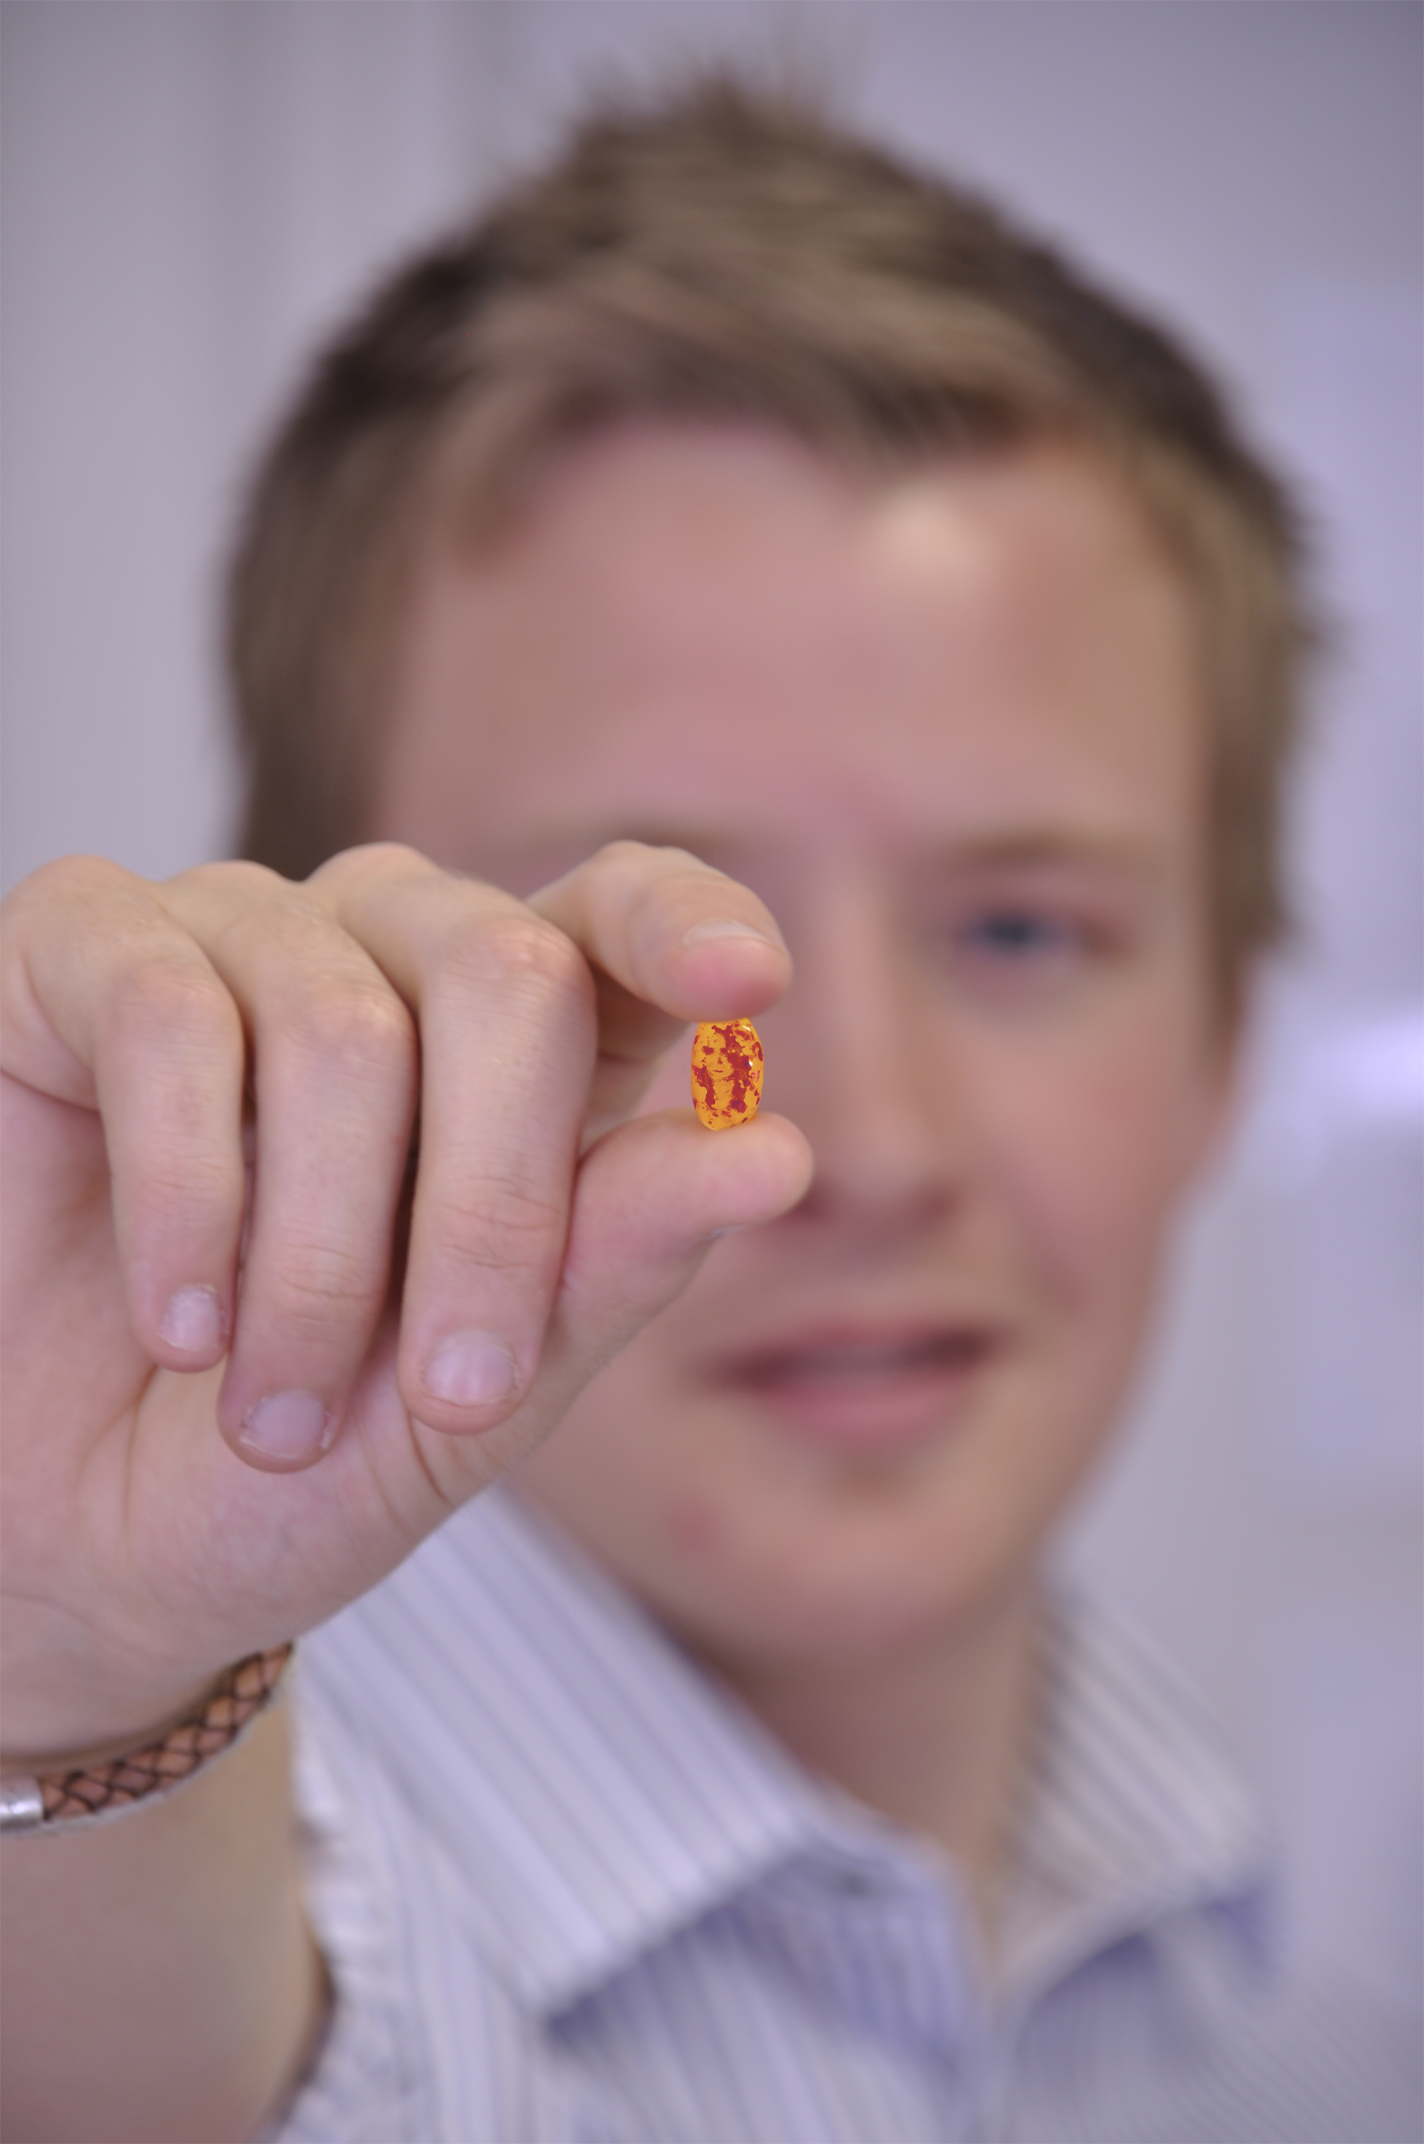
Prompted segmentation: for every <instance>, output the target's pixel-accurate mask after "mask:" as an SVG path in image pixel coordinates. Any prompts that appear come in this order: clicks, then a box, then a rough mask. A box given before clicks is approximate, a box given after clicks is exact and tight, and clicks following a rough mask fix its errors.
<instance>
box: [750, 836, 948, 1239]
mask: <svg viewBox="0 0 1424 2144" xmlns="http://www.w3.org/2000/svg"><path fill="white" fill-rule="evenodd" d="M808 890H809V889H808ZM798 908H800V911H801V912H800V914H799V915H798V917H797V919H796V924H797V925H798V926H799V927H793V928H792V930H791V931H790V932H789V933H788V936H789V938H790V943H791V949H792V952H793V954H794V956H795V960H796V979H795V981H794V983H793V984H792V987H791V990H790V992H789V993H788V996H787V998H786V1000H785V1001H784V1003H783V1004H782V1005H781V1006H779V1007H778V1008H777V1009H776V1011H775V1012H774V1013H771V1014H768V1015H766V1016H765V1017H764V1019H763V1021H762V1023H761V1025H762V1026H763V1030H764V1032H765V1035H766V1045H767V1067H768V1081H767V1085H768V1096H767V1098H768V1100H769V1101H771V1102H772V1103H773V1105H774V1106H775V1107H776V1108H777V1109H779V1110H782V1111H783V1112H784V1113H785V1114H786V1115H787V1116H789V1117H791V1118H792V1119H793V1120H794V1121H795V1122H796V1123H797V1124H798V1125H799V1126H800V1127H801V1129H802V1130H803V1131H804V1132H805V1134H806V1136H807V1138H808V1139H809V1140H810V1142H811V1146H812V1149H813V1151H814V1153H815V1156H816V1175H815V1178H814V1181H813V1183H812V1185H811V1189H810V1191H809V1192H808V1193H807V1195H806V1198H805V1199H804V1200H803V1202H802V1204H801V1205H800V1206H799V1207H798V1208H797V1209H796V1217H797V1218H798V1219H799V1220H801V1221H803V1222H805V1221H823V1222H828V1223H829V1222H834V1223H837V1224H840V1225H849V1226H854V1227H857V1228H859V1229H862V1230H869V1231H872V1232H877V1233H878V1232H883V1231H886V1230H890V1231H906V1230H911V1231H913V1230H916V1229H923V1228H926V1227H928V1226H931V1225H933V1224H934V1223H936V1222H939V1221H942V1220H943V1219H944V1218H945V1217H946V1216H947V1215H948V1214H949V1213H950V1212H951V1211H952V1210H953V1209H954V1208H955V1207H956V1206H957V1205H958V1204H959V1203H960V1202H961V1201H962V1200H963V1198H964V1196H965V1194H966V1191H967V1189H968V1187H969V1181H970V1176H971V1172H972V1168H973V1160H974V1148H975V1139H974V1110H973V1106H972V1093H971V1086H972V1082H971V1080H970V1078H969V1077H968V1071H969V1068H968V1066H967V1064H966V1062H965V1061H964V1060H963V1053H961V1052H957V1051H956V1048H955V1046H954V1039H953V1030H952V1022H951V1020H950V1018H949V1014H948V1011H947V1007H946V1004H945V1000H944V993H943V989H942V986H941V985H940V984H939V982H938V980H937V978H936V976H935V974H934V972H933V969H932V966H931V965H930V964H929V963H928V962H927V961H926V960H925V958H924V956H923V952H922V950H921V949H920V948H918V947H917V946H916V944H915V943H914V939H913V933H912V931H911V929H910V927H909V924H908V922H907V920H906V918H905V916H904V914H903V912H902V911H901V909H900V907H899V905H898V904H897V902H896V901H895V899H894V897H893V893H892V892H891V890H890V889H889V888H887V887H886V886H885V885H884V884H882V883H880V882H879V881H878V879H877V876H876V875H875V874H874V873H872V872H869V871H866V870H863V869H860V868H857V867H856V866H854V865H852V864H850V863H842V864H841V865H839V866H838V867H836V868H833V869H830V870H828V871H827V872H826V874H825V875H824V877H821V878H819V879H818V882H817V883H816V886H815V891H814V895H813V897H812V898H811V899H810V900H808V901H807V902H806V903H805V904H804V906H803V905H802V904H800V903H798ZM773 1082H774V1084H773Z"/></svg>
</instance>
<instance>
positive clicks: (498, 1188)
mask: <svg viewBox="0 0 1424 2144" xmlns="http://www.w3.org/2000/svg"><path fill="white" fill-rule="evenodd" d="M432 1219H433V1223H434V1233H435V1234H436V1235H437V1236H438V1238H439V1240H440V1243H441V1246H442V1249H443V1250H444V1251H445V1252H446V1253H447V1254H448V1255H449V1256H450V1257H452V1258H455V1259H457V1260H459V1261H460V1262H461V1263H463V1264H467V1265H473V1266H480V1267H484V1268H487V1269H489V1270H491V1271H496V1272H498V1271H504V1270H509V1269H513V1270H519V1271H528V1270H530V1269H533V1268H542V1267H544V1266H545V1265H547V1264H549V1263H550V1262H551V1260H553V1259H554V1258H555V1257H557V1255H558V1252H559V1250H560V1248H561V1247H562V1244H563V1238H564V1230H565V1226H566V1220H567V1216H566V1214H565V1210H564V1207H563V1204H562V1202H561V1201H559V1200H557V1199H552V1198H550V1197H548V1196H547V1195H546V1194H543V1193H541V1192H540V1191H538V1190H537V1189H536V1188H535V1187H534V1186H533V1185H531V1184H529V1183H527V1182H525V1181H523V1180H522V1179H520V1178H518V1177H516V1176H514V1175H513V1174H504V1175H485V1176H483V1177H481V1178H480V1179H479V1180H478V1182H476V1183H475V1184H474V1185H472V1186H471V1187H470V1188H469V1189H467V1191H466V1192H465V1195H464V1196H463V1198H461V1199H460V1200H459V1201H458V1203H457V1202H455V1201H453V1200H450V1201H445V1202H442V1204H441V1206H440V1208H439V1210H438V1212H437V1213H436V1214H435V1215H434V1216H433V1217H432Z"/></svg>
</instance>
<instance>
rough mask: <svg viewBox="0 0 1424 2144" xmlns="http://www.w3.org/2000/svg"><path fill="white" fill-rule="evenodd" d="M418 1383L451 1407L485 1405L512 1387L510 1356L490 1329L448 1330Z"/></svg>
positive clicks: (513, 1372)
mask: <svg viewBox="0 0 1424 2144" xmlns="http://www.w3.org/2000/svg"><path fill="white" fill-rule="evenodd" d="M421 1383H422V1384H423V1385H424V1387H425V1389H426V1391H427V1392H428V1393H429V1394H430V1396H431V1398H432V1399H437V1400H448V1401H449V1402H450V1404H451V1406H452V1407H481V1406H488V1404H489V1403H490V1401H492V1400H505V1399H508V1397H509V1395H510V1393H511V1392H512V1391H513V1390H514V1387H515V1383H516V1373H515V1368H514V1358H513V1356H512V1355H511V1354H510V1352H509V1350H508V1348H506V1347H501V1346H500V1343H499V1342H498V1340H496V1339H495V1338H494V1336H493V1335H492V1334H490V1333H479V1332H467V1333H451V1335H450V1337H449V1339H448V1340H442V1341H441V1343H440V1345H439V1347H437V1348H436V1349H435V1351H434V1353H433V1354H432V1355H431V1357H430V1360H429V1361H428V1362H427V1363H426V1365H425V1372H424V1375H423V1376H422V1378H421Z"/></svg>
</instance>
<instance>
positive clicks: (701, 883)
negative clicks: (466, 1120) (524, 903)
mask: <svg viewBox="0 0 1424 2144" xmlns="http://www.w3.org/2000/svg"><path fill="white" fill-rule="evenodd" d="M529 906H530V907H531V908H533V909H535V910H536V911H537V912H538V914H540V915H541V916H543V917H544V918H545V919H546V920H547V921H548V922H550V923H554V924H557V926H558V928H559V929H560V930H561V931H563V932H565V933H566V935H567V936H568V937H570V938H572V939H573V941H574V943H575V944H576V945H577V946H578V948H579V950H580V951H581V952H582V953H583V955H584V958H585V959H586V960H587V961H588V962H589V965H590V967H591V968H592V970H593V976H594V983H595V987H596V991H597V998H598V1052H599V1063H598V1070H597V1073H596V1075H595V1085H594V1093H593V1096H592V1098H591V1103H590V1111H589V1116H590V1132H591V1133H596V1131H598V1130H602V1129H604V1128H605V1126H606V1124H607V1122H610V1121H612V1120H613V1119H614V1118H616V1117H619V1116H625V1115H627V1114H629V1113H630V1112H631V1110H632V1109H633V1108H635V1107H636V1105H637V1101H638V1099H639V1097H640V1095H641V1092H642V1090H643V1089H644V1088H645V1087H646V1086H647V1084H648V1082H649V1081H650V1080H651V1078H652V1075H653V1073H654V1071H655V1070H656V1068H657V1064H658V1061H659V1059H660V1058H661V1057H662V1056H663V1055H664V1053H665V1052H666V1051H667V1050H668V1049H669V1048H670V1047H671V1045H672V1044H673V1043H674V1042H675V1041H676V1039H677V1037H678V1035H679V1034H680V1033H681V1031H682V1029H683V1028H684V1027H685V1026H686V1025H687V1023H688V1022H689V1021H690V1020H725V1019H736V1018H741V1017H744V1016H748V1015H751V1014H755V1013H759V1012H764V1011H765V1010H766V1008H767V1007H768V1006H769V1005H774V1004H775V1003H776V1001H777V999H778V998H779V997H781V996H782V994H783V993H784V991H785V990H786V988H787V985H788V984H789V983H790V981H791V955H790V953H789V952H788V951H787V949H786V941H785V940H784V939H783V937H782V935H781V932H780V931H779V929H778V928H777V924H776V919H775V917H774V916H773V915H772V913H771V911H770V909H769V908H768V907H767V906H766V904H765V902H763V901H760V900H758V898H757V896H756V895H755V894H754V893H753V892H751V890H750V889H749V888H748V887H746V886H742V885H739V884H738V882H737V881H736V880H735V879H733V878H728V876H727V874H726V873H725V872H724V871H717V870H714V869H713V867H712V866H711V865H710V864H705V863H703V862H702V860H701V858H700V857H697V856H693V855H692V854H691V853H690V852H689V851H688V850H686V849H663V848H652V847H650V846H648V844H646V843H645V842H641V841H614V842H610V843H609V844H608V846H607V847H606V848H602V849H600V850H599V851H598V853H597V855H595V856H593V857H591V858H590V859H589V861H588V862H587V863H584V864H580V865H579V866H578V868H577V870H574V871H570V872H568V873H567V874H566V876H565V877H563V878H561V879H556V880H555V882H554V884H553V885H552V886H546V887H544V888H543V890H542V891H541V892H539V893H536V894H534V895H532V896H531V898H530V901H529Z"/></svg>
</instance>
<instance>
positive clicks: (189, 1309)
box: [158, 1288, 223, 1355]
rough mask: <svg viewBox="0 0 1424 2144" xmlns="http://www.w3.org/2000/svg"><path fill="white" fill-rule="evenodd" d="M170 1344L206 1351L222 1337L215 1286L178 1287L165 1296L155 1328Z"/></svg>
mask: <svg viewBox="0 0 1424 2144" xmlns="http://www.w3.org/2000/svg"><path fill="white" fill-rule="evenodd" d="M158 1330H159V1332H160V1333H161V1334H162V1335H163V1338H164V1339H165V1340H166V1341H167V1342H168V1345H169V1346H170V1347H177V1348H181V1349H182V1350H183V1352H184V1354H185V1355H206V1354H209V1353H210V1352H211V1351H212V1349H213V1348H215V1347H216V1346H217V1345H218V1343H219V1341H220V1340H221V1339H222V1338H223V1314H222V1304H221V1303H220V1302H219V1301H218V1297H217V1290H216V1289H215V1288H180V1289H179V1290H178V1291H177V1293H176V1294H175V1295H172V1296H170V1297H169V1301H168V1308H167V1309H166V1310H165V1311H164V1313H163V1322H162V1324H161V1325H160V1326H159V1328H158Z"/></svg>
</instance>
